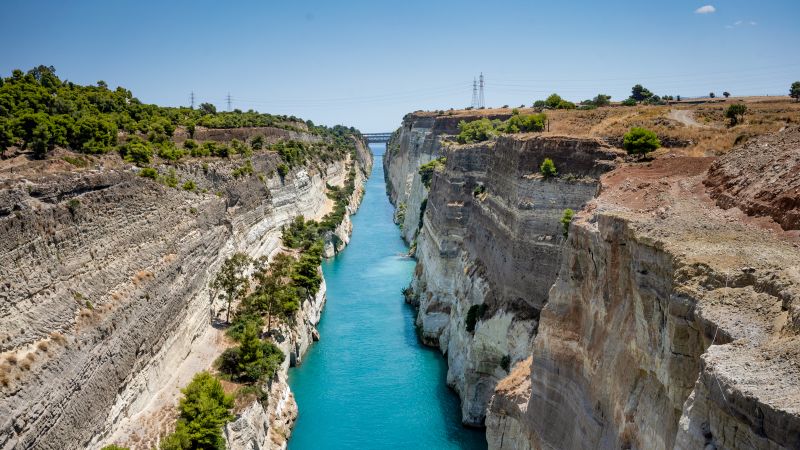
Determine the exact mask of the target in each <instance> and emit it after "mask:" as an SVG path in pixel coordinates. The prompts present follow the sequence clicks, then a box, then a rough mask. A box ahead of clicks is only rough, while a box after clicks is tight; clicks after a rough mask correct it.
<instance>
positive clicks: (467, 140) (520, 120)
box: [456, 109, 547, 144]
mask: <svg viewBox="0 0 800 450" xmlns="http://www.w3.org/2000/svg"><path fill="white" fill-rule="evenodd" d="M546 121H547V116H546V115H545V114H543V113H539V114H520V113H519V110H516V109H515V110H514V113H513V114H512V115H511V117H509V118H508V119H507V120H505V121H501V120H499V119H495V120H489V119H488V118H485V117H484V118H482V119H477V120H473V121H470V122H466V121H463V120H462V121H461V122H459V124H458V130H459V133H458V136H456V139H457V140H458V142H459V143H461V144H471V143H473V142H482V141H486V140H489V139H491V138H492V137H494V136H497V135H498V134H501V133H525V132H540V131H544V128H545V122H546Z"/></svg>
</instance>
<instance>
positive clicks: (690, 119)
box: [667, 109, 711, 128]
mask: <svg viewBox="0 0 800 450" xmlns="http://www.w3.org/2000/svg"><path fill="white" fill-rule="evenodd" d="M667 117H669V118H670V119H672V120H677V121H678V122H680V123H682V124H684V125H686V126H687V127H698V128H711V127H709V126H708V125H703V124H702V123H700V122H698V121H696V120H694V114H692V111H690V110H688V109H671V110H669V114H667Z"/></svg>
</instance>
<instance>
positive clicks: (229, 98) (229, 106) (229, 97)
mask: <svg viewBox="0 0 800 450" xmlns="http://www.w3.org/2000/svg"><path fill="white" fill-rule="evenodd" d="M226 100H227V101H228V112H231V93H230V92H228V97H227V98H226Z"/></svg>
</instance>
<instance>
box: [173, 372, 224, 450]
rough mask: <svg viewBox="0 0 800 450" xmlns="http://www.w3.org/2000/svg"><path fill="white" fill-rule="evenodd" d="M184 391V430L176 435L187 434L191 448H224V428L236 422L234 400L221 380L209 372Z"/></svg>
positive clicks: (209, 449) (215, 449) (182, 428)
mask: <svg viewBox="0 0 800 450" xmlns="http://www.w3.org/2000/svg"><path fill="white" fill-rule="evenodd" d="M181 392H182V393H183V398H182V399H181V400H180V404H179V406H178V408H179V410H180V419H178V421H179V424H178V426H179V429H181V430H180V431H177V430H176V434H181V435H185V437H186V438H188V441H189V447H188V448H191V449H203V450H217V449H224V448H225V439H224V438H223V436H222V427H223V426H224V425H225V423H226V422H228V421H230V420H233V419H234V416H233V415H232V414H231V413H230V410H231V408H233V397H232V396H230V395H226V394H225V391H223V389H222V384H221V383H220V382H219V380H217V379H216V378H214V377H213V376H211V374H209V373H208V372H200V373H198V374H197V375H195V376H194V378H193V379H192V382H191V383H189V385H188V386H186V387H185V388H184V389H181ZM181 422H182V424H181ZM185 448H186V447H185Z"/></svg>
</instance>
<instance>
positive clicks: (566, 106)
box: [556, 100, 575, 109]
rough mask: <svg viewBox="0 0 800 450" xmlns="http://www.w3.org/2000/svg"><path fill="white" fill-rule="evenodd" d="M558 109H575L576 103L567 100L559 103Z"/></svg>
mask: <svg viewBox="0 0 800 450" xmlns="http://www.w3.org/2000/svg"><path fill="white" fill-rule="evenodd" d="M556 109H575V103H572V102H568V101H566V100H561V101H560V102H558V105H557V106H556Z"/></svg>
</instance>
